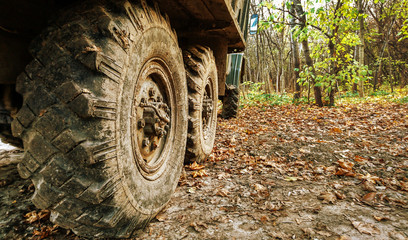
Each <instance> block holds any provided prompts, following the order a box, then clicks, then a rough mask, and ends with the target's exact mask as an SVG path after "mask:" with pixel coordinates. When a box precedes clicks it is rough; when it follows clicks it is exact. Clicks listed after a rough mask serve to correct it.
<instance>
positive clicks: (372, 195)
mask: <svg viewBox="0 0 408 240" xmlns="http://www.w3.org/2000/svg"><path fill="white" fill-rule="evenodd" d="M376 194H377V193H376V192H370V193H367V194H366V195H364V196H363V198H362V199H361V200H363V201H364V202H372V201H374V199H375V195H376Z"/></svg>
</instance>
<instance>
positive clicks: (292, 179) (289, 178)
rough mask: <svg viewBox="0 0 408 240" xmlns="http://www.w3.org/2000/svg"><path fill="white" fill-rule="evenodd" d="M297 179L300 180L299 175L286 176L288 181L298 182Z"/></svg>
mask: <svg viewBox="0 0 408 240" xmlns="http://www.w3.org/2000/svg"><path fill="white" fill-rule="evenodd" d="M297 180H298V178H297V177H286V178H285V181H288V182H296V181H297Z"/></svg>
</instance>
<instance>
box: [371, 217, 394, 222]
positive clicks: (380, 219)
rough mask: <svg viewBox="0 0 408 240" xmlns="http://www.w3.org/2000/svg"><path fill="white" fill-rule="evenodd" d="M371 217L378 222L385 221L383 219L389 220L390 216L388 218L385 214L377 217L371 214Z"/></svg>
mask: <svg viewBox="0 0 408 240" xmlns="http://www.w3.org/2000/svg"><path fill="white" fill-rule="evenodd" d="M373 217H374V219H375V220H377V221H379V222H381V221H385V220H390V218H389V217H386V216H381V217H379V216H373Z"/></svg>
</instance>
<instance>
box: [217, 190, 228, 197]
mask: <svg viewBox="0 0 408 240" xmlns="http://www.w3.org/2000/svg"><path fill="white" fill-rule="evenodd" d="M229 194H230V192H229V191H228V190H226V189H224V188H221V189H218V191H217V193H216V194H215V195H217V196H221V197H228V195H229Z"/></svg>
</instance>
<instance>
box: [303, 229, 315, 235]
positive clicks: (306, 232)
mask: <svg viewBox="0 0 408 240" xmlns="http://www.w3.org/2000/svg"><path fill="white" fill-rule="evenodd" d="M302 231H303V232H304V233H305V234H307V235H314V234H315V231H313V229H311V228H302Z"/></svg>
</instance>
